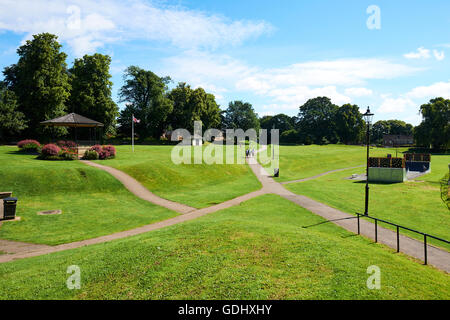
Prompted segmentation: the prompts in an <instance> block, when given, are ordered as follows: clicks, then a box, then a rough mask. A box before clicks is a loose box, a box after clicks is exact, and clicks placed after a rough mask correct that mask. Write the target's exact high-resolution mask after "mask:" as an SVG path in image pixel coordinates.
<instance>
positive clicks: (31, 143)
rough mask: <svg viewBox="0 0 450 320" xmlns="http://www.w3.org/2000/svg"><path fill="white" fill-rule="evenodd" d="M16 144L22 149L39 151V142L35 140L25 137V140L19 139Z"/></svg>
mask: <svg viewBox="0 0 450 320" xmlns="http://www.w3.org/2000/svg"><path fill="white" fill-rule="evenodd" d="M17 146H18V147H19V149H20V150H22V151H35V152H36V151H39V149H40V147H41V144H40V143H39V142H38V141H36V140H32V139H26V140H22V141H19V142H18V143H17Z"/></svg>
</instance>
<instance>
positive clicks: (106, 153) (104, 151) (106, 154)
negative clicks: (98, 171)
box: [98, 150, 111, 160]
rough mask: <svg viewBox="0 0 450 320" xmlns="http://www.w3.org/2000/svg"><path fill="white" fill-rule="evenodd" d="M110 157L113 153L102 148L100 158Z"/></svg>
mask: <svg viewBox="0 0 450 320" xmlns="http://www.w3.org/2000/svg"><path fill="white" fill-rule="evenodd" d="M109 157H111V154H110V153H109V152H108V151H107V150H102V151H100V153H99V154H98V158H99V159H100V160H106V159H108V158H109Z"/></svg>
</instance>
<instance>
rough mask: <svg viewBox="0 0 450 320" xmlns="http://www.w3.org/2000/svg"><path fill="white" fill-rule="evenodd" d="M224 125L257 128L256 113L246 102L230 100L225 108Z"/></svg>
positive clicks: (232, 127) (236, 127)
mask: <svg viewBox="0 0 450 320" xmlns="http://www.w3.org/2000/svg"><path fill="white" fill-rule="evenodd" d="M224 121H225V127H226V128H228V129H242V130H244V131H246V130H248V129H251V128H253V129H255V130H257V131H258V130H259V128H260V124H259V119H258V115H257V114H256V113H255V110H254V109H253V106H252V105H251V104H250V103H248V102H242V101H232V102H230V103H229V104H228V108H227V109H226V110H225V116H224Z"/></svg>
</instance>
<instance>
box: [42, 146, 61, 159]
mask: <svg viewBox="0 0 450 320" xmlns="http://www.w3.org/2000/svg"><path fill="white" fill-rule="evenodd" d="M60 151H61V148H60V147H58V146H57V145H56V144H53V143H50V144H46V145H45V146H43V147H42V150H41V156H40V158H41V159H47V160H58V159H59V157H58V156H59V152H60Z"/></svg>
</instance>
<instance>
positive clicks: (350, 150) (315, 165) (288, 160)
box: [261, 145, 406, 182]
mask: <svg viewBox="0 0 450 320" xmlns="http://www.w3.org/2000/svg"><path fill="white" fill-rule="evenodd" d="M270 150H271V148H270V146H268V151H267V152H268V155H270V152H271V151H270ZM405 150H406V149H405V148H403V149H402V148H398V153H399V155H398V156H399V157H403V154H401V151H405ZM395 151H396V150H395V149H386V148H371V149H370V155H371V156H374V157H376V156H378V157H382V156H386V154H388V153H390V154H392V156H393V157H395ZM279 158H280V177H279V178H275V180H276V181H279V182H282V181H290V180H297V179H302V178H308V177H312V176H314V175H317V174H319V173H323V172H326V171H331V170H335V169H341V168H350V167H356V166H359V165H364V164H365V163H366V147H362V146H347V145H324V146H319V145H309V146H280V150H279ZM261 162H262V163H264V162H263V161H261Z"/></svg>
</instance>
